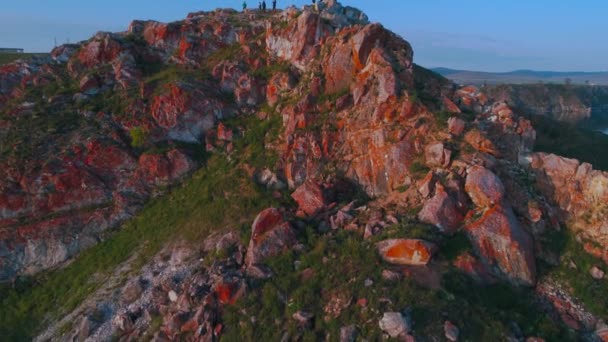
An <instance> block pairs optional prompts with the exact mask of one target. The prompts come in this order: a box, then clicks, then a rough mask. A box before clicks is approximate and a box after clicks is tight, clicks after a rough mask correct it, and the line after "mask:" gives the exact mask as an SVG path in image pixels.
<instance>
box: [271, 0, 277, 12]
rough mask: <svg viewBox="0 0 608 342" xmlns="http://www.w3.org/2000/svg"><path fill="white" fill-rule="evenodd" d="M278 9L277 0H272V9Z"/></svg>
mask: <svg viewBox="0 0 608 342" xmlns="http://www.w3.org/2000/svg"><path fill="white" fill-rule="evenodd" d="M276 10H277V0H272V11H273V12H274V11H276Z"/></svg>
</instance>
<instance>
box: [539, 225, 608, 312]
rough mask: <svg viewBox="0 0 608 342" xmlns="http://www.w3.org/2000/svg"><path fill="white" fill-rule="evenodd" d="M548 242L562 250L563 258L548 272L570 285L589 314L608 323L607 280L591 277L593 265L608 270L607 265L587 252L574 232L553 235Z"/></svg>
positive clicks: (572, 291) (553, 247)
mask: <svg viewBox="0 0 608 342" xmlns="http://www.w3.org/2000/svg"><path fill="white" fill-rule="evenodd" d="M547 242H548V246H549V247H551V248H552V250H554V251H555V250H558V251H561V258H560V263H559V265H558V266H556V267H554V268H551V267H548V270H547V271H545V272H548V273H549V275H551V276H552V277H554V278H555V279H557V280H559V281H560V283H561V284H565V285H567V286H568V287H569V288H570V290H571V293H572V295H574V296H575V297H576V298H577V299H579V300H580V301H581V302H582V303H583V304H584V305H585V307H586V308H587V309H588V310H589V311H591V312H592V313H593V314H595V315H597V316H599V317H600V318H602V319H603V320H608V283H607V282H606V280H596V279H593V278H592V277H591V275H590V274H589V270H590V269H591V267H593V266H598V267H600V268H601V269H603V270H606V264H604V262H603V261H602V260H600V259H597V258H595V257H593V256H592V255H590V254H588V253H587V252H585V251H584V249H583V247H582V246H581V244H580V243H579V242H577V241H576V239H575V238H574V236H572V233H569V232H567V231H565V230H564V231H562V232H556V233H554V234H553V235H552V236H550V237H549V241H547ZM570 261H572V262H574V264H575V265H576V269H573V268H571V267H570Z"/></svg>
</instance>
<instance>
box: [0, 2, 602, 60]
mask: <svg viewBox="0 0 608 342" xmlns="http://www.w3.org/2000/svg"><path fill="white" fill-rule="evenodd" d="M341 2H342V4H343V5H349V6H354V7H357V8H360V9H361V10H363V11H364V12H365V13H366V14H367V15H368V16H369V17H370V20H371V21H374V22H380V23H381V24H383V25H384V26H385V27H387V28H389V29H391V30H392V31H394V32H396V33H397V34H399V35H401V36H402V37H403V38H404V39H406V40H407V41H409V42H410V43H411V44H412V46H413V48H414V61H415V62H416V63H417V64H420V65H422V66H424V67H427V68H435V67H446V68H450V69H459V70H473V71H486V72H509V71H514V70H522V69H526V70H542V71H544V70H550V71H563V72H574V71H585V72H597V71H606V70H608V46H606V44H600V43H598V42H601V41H604V39H605V38H604V37H603V35H604V33H605V32H608V21H606V20H605V19H604V14H605V13H606V10H608V3H603V2H601V1H599V0H586V1H581V2H577V3H576V5H569V4H566V3H555V2H551V1H548V0H537V1H535V2H533V3H529V2H526V1H524V0H513V1H510V2H508V3H506V2H504V3H499V2H496V3H488V2H485V1H481V0H470V1H468V2H466V3H454V2H451V1H448V0H435V1H433V2H432V3H428V2H427V3H407V2H403V1H395V0H387V1H382V2H379V1H376V2H369V1H363V0H352V1H341ZM248 3H249V7H256V6H257V1H248ZM278 3H279V7H281V8H282V7H286V6H288V5H296V6H298V7H299V6H302V5H304V4H308V3H310V1H305V0H291V1H281V0H279V1H278ZM240 4H241V1H240V0H205V1H194V0H183V1H180V2H179V3H172V4H170V5H167V4H166V3H162V2H160V1H156V2H150V1H143V0H129V1H128V2H125V1H118V0H107V1H104V2H103V3H85V2H81V1H75V0H56V1H53V2H52V3H49V2H47V1H45V0H20V1H18V2H17V1H12V2H11V3H5V4H2V5H1V6H0V8H1V9H2V11H0V47H11V48H24V49H26V51H28V52H47V51H50V49H52V47H53V45H54V41H55V39H56V40H57V43H58V44H62V43H65V42H67V41H70V42H77V41H81V40H85V39H88V38H89V37H91V36H92V35H93V34H94V33H95V32H97V31H124V30H125V29H126V28H127V26H128V25H129V23H130V22H131V21H132V20H134V19H152V20H158V21H164V22H168V21H174V20H179V19H182V18H184V17H185V16H186V15H187V13H189V12H195V11H201V10H205V11H209V10H213V9H215V8H218V7H224V8H225V7H232V8H238V7H240Z"/></svg>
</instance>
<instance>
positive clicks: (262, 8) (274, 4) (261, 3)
mask: <svg viewBox="0 0 608 342" xmlns="http://www.w3.org/2000/svg"><path fill="white" fill-rule="evenodd" d="M246 9H247V1H246V0H243V11H244V10H246ZM258 9H259V10H260V11H262V12H266V0H262V1H259V2H258ZM276 9H277V0H272V10H273V11H276Z"/></svg>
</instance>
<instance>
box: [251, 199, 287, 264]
mask: <svg viewBox="0 0 608 342" xmlns="http://www.w3.org/2000/svg"><path fill="white" fill-rule="evenodd" d="M296 242H297V240H296V235H295V232H294V231H293V229H292V227H291V224H289V222H287V221H285V219H284V218H283V215H282V214H281V213H280V212H279V210H278V209H275V208H269V209H266V210H264V211H262V212H261V213H260V214H258V216H257V217H256V218H255V221H253V225H252V226H251V240H250V241H249V247H248V248H247V255H246V257H245V264H246V265H247V266H252V265H256V264H260V263H262V262H263V261H264V260H266V259H267V258H269V257H272V256H276V255H278V254H280V253H282V252H284V251H285V250H287V249H288V248H290V247H291V246H293V245H294V244H295V243H296Z"/></svg>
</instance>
